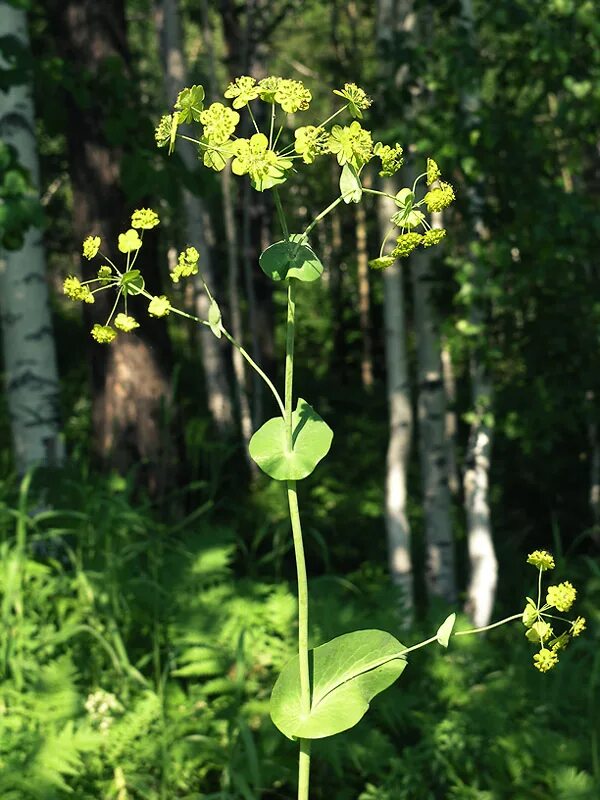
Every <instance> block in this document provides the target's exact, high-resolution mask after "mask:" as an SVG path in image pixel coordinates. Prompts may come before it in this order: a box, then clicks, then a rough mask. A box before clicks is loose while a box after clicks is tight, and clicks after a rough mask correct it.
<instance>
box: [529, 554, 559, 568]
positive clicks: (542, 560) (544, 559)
mask: <svg viewBox="0 0 600 800" xmlns="http://www.w3.org/2000/svg"><path fill="white" fill-rule="evenodd" d="M527 563H528V564H533V566H534V567H538V568H539V569H541V570H542V572H545V571H546V570H547V569H554V559H553V557H552V556H551V555H550V553H549V552H548V551H547V550H534V551H533V553H530V554H529V555H528V556H527Z"/></svg>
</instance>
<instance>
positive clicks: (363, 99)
mask: <svg viewBox="0 0 600 800" xmlns="http://www.w3.org/2000/svg"><path fill="white" fill-rule="evenodd" d="M333 93H334V94H337V95H338V97H342V98H343V99H344V100H347V102H348V111H349V112H350V113H351V114H352V116H353V117H357V118H358V119H361V118H362V112H363V111H365V110H366V109H367V108H369V106H370V105H371V102H372V100H371V98H370V97H367V94H366V92H365V91H364V89H361V88H360V86H357V85H356V84H355V83H345V84H344V88H343V89H334V90H333Z"/></svg>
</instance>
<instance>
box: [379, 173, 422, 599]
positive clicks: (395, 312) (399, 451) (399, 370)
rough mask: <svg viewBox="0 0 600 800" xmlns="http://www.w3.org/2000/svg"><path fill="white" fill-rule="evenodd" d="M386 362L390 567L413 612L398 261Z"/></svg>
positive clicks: (386, 208) (383, 226) (389, 302)
mask: <svg viewBox="0 0 600 800" xmlns="http://www.w3.org/2000/svg"><path fill="white" fill-rule="evenodd" d="M383 191H386V192H388V193H390V194H395V191H394V187H393V182H392V181H390V180H389V179H388V180H386V181H385V182H384V185H383ZM395 210H396V206H395V204H394V202H393V200H390V199H389V198H387V197H378V210H377V213H378V220H379V228H380V234H381V236H385V234H386V232H387V230H388V229H389V226H390V224H391V223H390V217H391V216H392V215H393V214H394V213H395ZM382 279H383V287H384V289H383V290H384V307H383V312H384V325H385V363H386V376H387V396H388V411H389V420H390V434H389V440H388V449H387V459H386V479H385V524H386V531H387V542H388V559H389V569H390V574H391V577H392V580H393V581H394V583H395V584H396V585H397V586H399V587H400V588H401V589H402V592H403V603H404V609H405V611H406V613H407V614H411V613H412V605H413V573H412V558H411V552H410V526H409V523H408V517H407V514H406V499H407V469H408V460H409V457H410V445H411V435H412V405H411V399H410V382H409V375H408V359H407V355H406V325H405V319H404V287H403V283H402V271H401V269H400V267H399V266H398V264H394V265H393V266H392V267H389V268H388V269H386V270H384V272H383V275H382Z"/></svg>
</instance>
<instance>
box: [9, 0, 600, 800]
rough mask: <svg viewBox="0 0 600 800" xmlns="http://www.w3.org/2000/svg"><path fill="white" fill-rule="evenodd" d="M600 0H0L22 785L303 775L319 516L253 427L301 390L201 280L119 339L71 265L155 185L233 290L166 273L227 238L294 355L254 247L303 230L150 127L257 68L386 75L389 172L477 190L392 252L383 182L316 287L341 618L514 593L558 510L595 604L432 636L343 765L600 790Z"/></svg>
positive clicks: (331, 606) (228, 793) (355, 777)
mask: <svg viewBox="0 0 600 800" xmlns="http://www.w3.org/2000/svg"><path fill="white" fill-rule="evenodd" d="M594 6H595V4H594V3H593V2H589V1H587V0H528V1H527V2H525V0H503V2H502V3H494V2H491V0H474V1H473V2H471V0H461V1H460V2H459V0H448V1H447V2H436V3H432V2H419V0H395V1H394V0H378V2H366V1H365V2H362V1H361V0H353V1H352V2H351V1H350V0H347V1H342V0H339V2H338V1H336V0H334V1H333V2H320V1H319V0H314V1H313V0H304V2H302V1H301V0H270V2H269V1H268V0H247V1H246V2H235V1H234V0H221V1H220V2H211V1H210V0H179V2H178V1H177V0H155V2H149V1H147V0H127V1H126V2H125V0H106V1H105V2H97V0H61V1H60V2H59V0H56V1H55V0H46V2H43V3H38V2H36V1H35V0H31V2H29V1H28V0H22V1H21V0H18V2H17V0H15V1H14V2H13V0H11V2H7V0H0V67H1V71H0V131H1V132H2V143H1V144H0V170H1V171H0V235H1V237H2V239H1V242H0V245H1V249H0V312H1V315H2V316H1V322H2V325H1V332H2V343H3V362H2V369H3V377H4V382H3V387H4V388H3V393H2V394H0V549H1V552H0V559H1V560H0V593H1V595H0V598H1V614H2V622H1V625H2V628H1V630H0V678H1V680H2V683H1V685H0V794H1V795H2V797H3V798H7V799H10V800H17V799H18V800H25V799H26V798H27V800H29V798H43V800H49V799H50V798H63V797H67V796H72V797H77V798H78V799H79V798H81V799H82V800H83V799H84V798H90V800H91V798H99V797H106V798H118V799H119V800H126V798H161V800H162V799H166V798H169V799H171V798H189V799H191V798H219V799H220V800H226V799H228V800H233V799H234V798H235V800H241V799H242V798H243V800H258V798H269V799H271V798H272V799H273V800H275V798H289V797H291V796H293V792H294V781H295V756H296V753H295V748H294V747H293V745H292V744H291V743H290V742H286V741H285V740H283V738H282V737H281V736H280V735H279V733H278V732H277V731H276V730H275V728H274V727H273V725H272V723H271V722H270V720H269V717H268V698H269V693H270V689H271V686H272V684H273V681H274V677H275V676H276V675H277V673H278V671H279V670H280V669H281V667H282V665H283V664H284V663H285V662H286V661H287V659H288V658H289V657H290V656H291V655H292V653H293V652H294V646H295V627H294V625H295V623H294V620H295V608H296V601H295V587H294V565H293V553H292V549H291V539H290V535H289V523H288V520H287V516H286V510H285V504H284V498H283V493H282V490H281V486H280V485H278V484H277V483H271V482H269V481H268V480H267V479H266V477H265V476H263V475H261V474H256V472H255V471H254V468H253V466H252V464H251V463H250V462H249V460H248V457H247V449H246V443H247V441H248V439H249V437H250V435H251V434H252V432H253V430H255V429H256V428H257V427H258V426H260V424H262V421H263V420H264V419H265V417H266V415H267V413H268V412H269V411H270V406H269V403H270V399H269V398H268V397H267V396H266V395H264V394H263V392H262V390H261V386H260V384H257V383H256V382H255V381H253V378H252V376H251V375H250V374H247V373H246V372H245V370H244V365H243V362H241V360H237V358H236V357H235V351H234V353H233V356H234V357H232V353H231V351H230V350H229V349H227V347H225V346H223V347H222V346H221V343H220V342H219V341H218V340H217V339H215V338H214V337H212V334H211V333H210V332H209V331H208V330H206V331H205V333H199V332H198V329H197V327H195V326H193V325H192V324H189V325H188V324H187V322H185V321H183V320H181V319H174V318H173V317H172V316H171V317H169V319H168V323H169V324H168V325H165V323H164V320H149V321H148V322H147V323H146V324H145V325H144V326H143V327H142V328H141V329H140V330H141V333H140V334H139V336H138V335H137V334H136V333H132V334H128V335H127V336H125V335H121V336H119V337H118V339H117V341H116V342H115V343H113V345H111V346H110V347H103V346H100V345H98V344H96V343H95V342H93V341H92V340H91V338H90V337H89V334H88V331H89V329H90V328H91V326H92V324H93V323H94V322H101V323H103V322H104V321H105V318H106V312H107V309H106V307H104V306H103V304H102V303H100V302H97V303H95V304H94V305H93V306H86V307H85V309H83V312H82V310H81V307H80V306H75V305H74V304H71V303H70V302H69V301H68V300H67V299H66V298H65V297H64V296H63V294H62V283H63V280H64V278H65V277H66V276H67V275H69V274H76V275H82V274H83V275H84V276H88V277H89V276H90V274H88V273H89V269H90V267H89V265H88V264H87V262H86V263H82V260H81V256H80V253H81V241H82V240H83V239H84V238H85V237H86V236H88V235H89V234H99V235H101V236H102V237H103V240H105V241H107V242H113V243H115V244H116V238H117V235H118V233H119V232H121V231H123V230H125V229H126V228H127V227H128V219H129V215H130V214H131V212H132V211H133V209H134V208H141V207H146V206H149V207H151V208H154V209H156V210H157V211H158V212H159V214H160V216H161V220H162V222H163V224H162V225H161V228H160V231H161V232H160V234H156V232H151V233H152V236H150V237H149V238H148V241H147V243H146V244H145V251H146V252H145V262H144V275H145V279H146V283H147V285H148V286H149V287H151V291H153V292H154V293H156V294H160V293H162V292H163V291H164V292H167V293H169V294H170V295H172V296H175V297H176V298H177V300H178V302H179V303H180V305H183V307H186V308H188V310H190V311H191V312H192V313H197V314H198V315H199V316H200V317H202V318H206V307H205V306H204V305H203V304H204V303H205V302H206V301H205V299H204V295H203V294H202V292H201V291H200V287H199V286H197V285H194V284H193V282H192V283H188V284H187V285H185V286H184V285H183V282H182V283H180V284H177V285H176V286H173V285H172V284H171V281H170V280H169V278H168V271H169V265H170V266H171V268H172V267H173V265H174V260H176V258H177V252H178V250H181V249H183V248H185V247H186V246H187V245H194V246H196V247H197V248H198V250H199V251H200V254H201V266H202V269H203V271H204V274H205V275H206V276H207V277H208V278H209V285H211V288H213V293H214V294H215V296H216V297H217V298H218V299H219V303H220V305H221V308H222V310H223V315H224V318H225V320H226V321H228V322H229V324H230V326H231V329H232V331H233V332H234V334H235V335H236V337H237V338H238V339H240V340H241V341H243V343H244V344H245V346H246V348H247V349H248V350H249V351H250V352H251V353H252V355H253V356H255V357H256V359H257V360H258V361H259V363H261V364H262V365H263V366H264V367H265V369H266V371H267V373H268V374H269V375H271V376H272V377H274V378H277V379H278V380H279V379H281V377H282V376H281V374H278V370H279V367H278V364H279V363H280V360H279V355H280V353H281V351H282V347H283V337H284V328H283V325H284V318H283V313H284V305H285V296H284V292H283V290H282V289H280V288H279V287H278V286H277V285H275V284H273V283H271V282H269V281H268V280H267V279H266V278H265V276H264V275H263V274H262V273H261V272H260V270H259V269H258V267H257V259H258V255H259V254H260V252H261V251H262V250H263V249H264V247H266V246H267V245H268V244H270V243H271V242H273V241H275V240H276V239H278V238H279V237H280V232H279V230H278V228H277V225H276V224H274V210H273V207H272V205H271V199H270V196H268V193H264V194H261V193H258V192H254V190H252V189H251V188H249V187H248V186H242V184H241V183H240V184H238V183H236V182H235V181H234V180H232V179H231V177H230V175H229V174H228V172H227V171H224V172H223V173H220V174H217V173H209V172H208V171H207V170H205V169H204V170H201V169H199V168H198V162H197V156H196V153H195V152H194V151H193V149H191V150H185V149H178V152H177V154H176V155H175V156H171V157H170V158H169V157H168V156H167V155H166V153H165V151H164V150H158V149H157V148H156V147H155V143H154V136H153V130H154V127H155V125H156V123H157V122H158V120H159V118H160V116H161V115H162V114H163V113H167V112H168V111H169V110H170V108H171V106H172V103H173V101H174V99H175V97H176V95H177V92H178V91H179V90H180V89H181V88H183V87H184V86H186V85H191V84H193V83H202V84H203V85H204V87H205V88H206V92H207V96H208V98H209V99H210V100H216V99H222V98H220V97H219V96H220V95H222V92H223V89H224V88H225V86H226V85H227V83H228V82H229V81H230V80H231V79H232V78H233V77H235V76H237V75H242V74H248V75H254V76H255V77H257V78H260V77H264V76H265V75H269V74H276V75H283V76H287V77H292V78H295V79H300V80H303V81H304V83H305V84H306V85H307V87H308V88H309V89H310V90H311V92H312V94H313V103H312V107H313V108H314V110H315V119H323V118H325V117H326V116H328V114H329V113H331V111H332V109H333V107H334V106H333V101H334V96H333V95H332V93H331V90H332V89H333V88H341V86H342V85H343V84H344V83H345V82H346V81H354V82H356V83H357V84H358V85H360V86H362V87H363V88H364V89H365V90H366V91H367V93H368V94H369V95H370V96H371V97H372V98H373V100H374V103H373V106H372V107H371V108H370V109H369V111H368V113H367V114H366V115H365V119H364V121H363V124H364V126H365V127H366V128H368V129H369V130H371V131H372V132H373V136H374V139H375V140H381V141H383V142H385V143H387V144H392V145H393V144H395V143H396V142H399V143H401V144H402V145H403V147H404V150H405V159H406V165H405V167H404V171H403V173H401V174H400V181H401V183H399V184H398V185H397V187H396V188H395V190H394V191H397V190H398V189H400V188H402V186H403V185H410V184H411V183H412V177H411V176H413V177H414V175H415V174H416V172H421V171H423V170H422V169H421V168H420V167H422V166H423V165H424V164H425V160H426V158H427V157H429V156H431V157H433V158H435V159H436V161H437V162H438V163H439V165H440V167H441V169H442V172H443V174H444V177H445V178H446V179H448V180H450V181H451V183H452V184H453V185H454V187H455V191H456V195H457V201H456V203H455V204H454V206H453V207H452V208H451V209H449V210H447V211H445V212H444V218H443V220H438V223H439V224H440V225H442V224H443V225H444V227H446V228H447V231H448V234H447V237H446V239H445V241H444V243H443V245H442V246H441V247H439V248H430V250H428V251H423V252H422V253H421V254H418V255H417V254H413V255H411V256H410V257H409V258H408V259H406V260H403V261H402V264H401V265H396V266H394V267H391V268H390V269H388V270H385V271H384V272H382V273H380V272H375V271H370V270H369V268H368V260H369V259H370V258H374V257H375V256H377V254H378V247H379V242H380V241H381V238H382V235H383V234H385V229H386V226H387V224H388V220H389V216H390V209H389V208H386V206H385V205H382V204H381V203H379V204H378V203H376V202H375V201H374V200H372V201H369V199H367V201H366V202H364V203H361V204H360V205H356V206H355V205H354V204H350V205H348V206H344V207H343V209H342V211H341V212H340V214H339V215H336V216H331V217H328V218H327V220H326V222H325V223H324V224H323V225H322V226H318V227H317V228H316V229H315V233H314V242H313V244H314V246H315V248H316V249H318V252H319V253H320V255H321V258H322V260H323V262H324V263H325V265H326V273H325V275H324V279H323V280H321V281H318V282H317V283H316V284H311V287H310V289H308V290H307V292H306V294H305V297H304V299H303V301H302V302H301V315H300V319H301V322H300V332H299V340H298V351H297V352H298V358H297V362H298V367H297V369H298V371H299V379H298V380H299V384H298V385H302V387H303V392H306V394H307V396H309V397H311V398H314V399H315V400H318V407H319V410H320V411H321V413H322V414H323V416H324V417H325V418H326V419H328V420H330V421H331V420H333V419H335V422H336V424H335V429H336V438H335V440H334V446H333V448H332V451H331V453H330V456H329V458H328V459H327V460H326V461H325V462H324V463H323V464H322V465H320V466H319V468H318V471H317V472H316V473H315V476H314V477H312V478H310V479H309V480H308V481H306V483H305V485H303V486H302V495H303V497H304V498H305V507H306V509H307V511H306V513H307V517H306V523H305V527H306V534H307V557H308V562H309V572H310V575H311V576H312V577H311V593H312V599H311V611H312V620H313V624H312V628H311V638H312V641H313V642H314V643H315V644H316V643H319V642H320V641H323V640H325V639H327V638H330V637H332V636H335V635H338V634H340V633H343V632H345V631H347V630H350V629H356V628H361V627H382V628H384V629H386V630H390V631H392V632H394V631H402V632H403V633H402V636H403V641H406V642H408V643H411V642H412V641H417V640H418V639H419V637H420V635H421V634H424V635H431V631H432V630H435V627H436V625H437V624H439V622H440V621H441V620H442V619H443V618H444V616H446V614H447V613H449V612H448V607H449V606H450V608H451V609H455V610H459V611H462V612H463V613H464V614H465V615H466V616H470V617H471V618H472V619H473V620H475V621H476V622H484V623H485V621H488V620H489V619H490V618H491V616H492V613H493V617H494V618H497V617H501V616H504V615H506V614H511V613H514V612H515V611H518V610H519V608H520V607H522V606H523V605H524V603H525V599H524V598H525V595H527V594H532V593H533V592H534V591H535V587H534V586H533V585H532V572H531V571H530V568H528V567H526V565H525V558H526V555H527V553H528V552H530V551H531V550H533V549H535V548H537V547H546V548H548V549H550V550H552V551H553V552H554V554H555V556H556V559H557V571H558V573H559V576H560V577H562V576H563V575H564V576H567V577H569V578H570V579H571V580H572V581H573V582H574V583H575V584H576V585H577V587H578V590H579V596H580V598H581V609H582V613H584V614H585V616H586V617H587V619H588V630H587V631H586V634H585V636H583V637H580V639H578V641H577V642H575V643H574V644H573V646H572V647H571V648H570V649H569V651H567V652H566V653H565V655H564V656H563V657H562V658H561V663H560V664H559V666H558V667H557V668H556V669H555V670H553V671H552V672H550V673H548V674H545V675H540V674H539V673H537V672H535V670H534V669H533V667H532V662H531V650H530V646H529V644H528V642H527V641H526V640H525V639H524V636H523V629H522V628H521V627H520V626H519V625H518V624H517V625H515V626H514V627H508V628H507V629H505V628H503V629H501V630H500V631H494V632H491V633H490V634H488V635H487V636H486V637H485V638H484V639H481V640H478V641H474V642H471V641H468V642H467V641H465V640H462V641H460V643H459V644H457V645H454V644H453V646H452V647H451V649H450V652H448V653H443V654H437V653H434V654H433V655H429V654H427V655H423V656H422V657H421V658H417V657H415V658H414V659H413V661H412V662H411V664H410V665H409V668H408V669H407V670H406V673H405V675H404V676H403V678H402V682H401V683H399V684H398V685H396V686H394V687H392V688H391V689H389V690H388V692H387V693H386V694H385V695H383V696H382V697H380V698H378V699H376V700H375V701H374V703H373V710H372V712H371V713H370V714H369V716H368V717H367V718H365V720H363V721H362V722H361V724H360V725H359V726H358V727H357V728H355V729H353V730H352V731H351V732H349V733H347V734H344V736H343V737H340V738H338V737H334V738H332V739H327V740H323V741H322V742H319V744H318V747H316V748H315V759H314V768H313V770H314V777H313V786H314V789H313V796H314V797H315V800H316V799H317V798H325V797H329V796H335V797H336V799H337V798H339V800H344V799H345V798H347V800H355V798H360V800H402V798H411V800H420V799H421V798H423V800H425V799H427V800H429V798H436V799H437V798H440V799H441V798H444V799H446V798H453V800H459V799H460V800H492V799H493V800H495V799H496V798H532V799H534V798H544V799H546V798H551V799H554V798H556V799H557V800H558V799H559V798H560V799H561V800H577V799H580V800H581V799H583V798H590V800H592V798H597V797H598V796H600V740H599V735H600V713H599V712H600V705H599V690H600V656H599V651H598V641H599V636H600V634H599V628H598V616H599V615H598V610H597V609H598V599H599V597H600V565H599V563H598V547H599V544H600V439H599V436H600V430H599V424H600V404H599V403H598V396H599V393H600V385H599V380H600V377H599V376H600V368H599V367H600V357H599V353H600V351H599V344H600V293H599V291H598V288H599V283H600V281H599V278H600V267H599V263H598V246H597V242H598V238H599V236H600V200H599V197H600V195H599V191H598V190H599V188H600V186H599V184H600V161H599V158H600V149H599V148H600V140H599V137H598V123H599V121H600V19H599V18H598V14H597V9H595V7H594ZM30 101H32V102H30ZM302 124H304V123H302ZM38 166H39V169H38ZM403 175H405V176H406V177H403ZM338 180H339V169H338V168H337V165H335V163H329V162H327V168H323V169H321V170H316V171H312V172H307V173H306V174H303V172H302V171H299V174H298V175H295V176H294V177H293V179H292V180H290V181H289V182H288V183H287V184H286V185H285V187H283V192H282V193H283V197H284V201H285V204H286V208H287V209H288V213H289V214H290V216H291V217H292V218H293V219H294V221H295V224H296V225H301V226H302V227H304V225H305V224H306V221H308V220H310V219H312V218H313V217H314V215H315V214H316V213H318V212H319V211H320V210H321V209H322V208H324V207H325V206H326V205H327V204H328V203H329V202H330V200H331V198H332V197H334V196H336V194H337V183H338ZM386 180H388V179H386ZM367 181H370V182H371V185H372V186H374V187H377V186H379V185H380V182H381V179H380V178H379V176H378V175H377V172H376V170H374V169H373V170H372V172H371V173H368V174H367V175H366V176H365V183H366V182H367ZM392 185H393V184H389V183H388V184H387V187H388V189H389V188H390V187H391V186H392ZM392 213H393V209H392ZM304 387H306V389H305V388H304ZM39 463H42V465H43V468H41V469H38V470H36V471H35V472H34V473H30V472H28V470H29V468H30V467H31V466H32V465H34V464H39ZM496 579H497V583H496ZM533 582H535V580H534V581H533Z"/></svg>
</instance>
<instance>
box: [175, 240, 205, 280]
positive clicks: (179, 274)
mask: <svg viewBox="0 0 600 800" xmlns="http://www.w3.org/2000/svg"><path fill="white" fill-rule="evenodd" d="M199 261H200V253H199V252H198V251H197V250H196V248H195V247H188V248H186V249H185V250H184V251H183V252H182V253H179V258H178V259H177V264H176V266H175V268H174V269H173V271H172V272H171V280H172V281H173V283H178V282H179V279H180V278H189V277H190V275H197V274H198V262H199Z"/></svg>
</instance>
